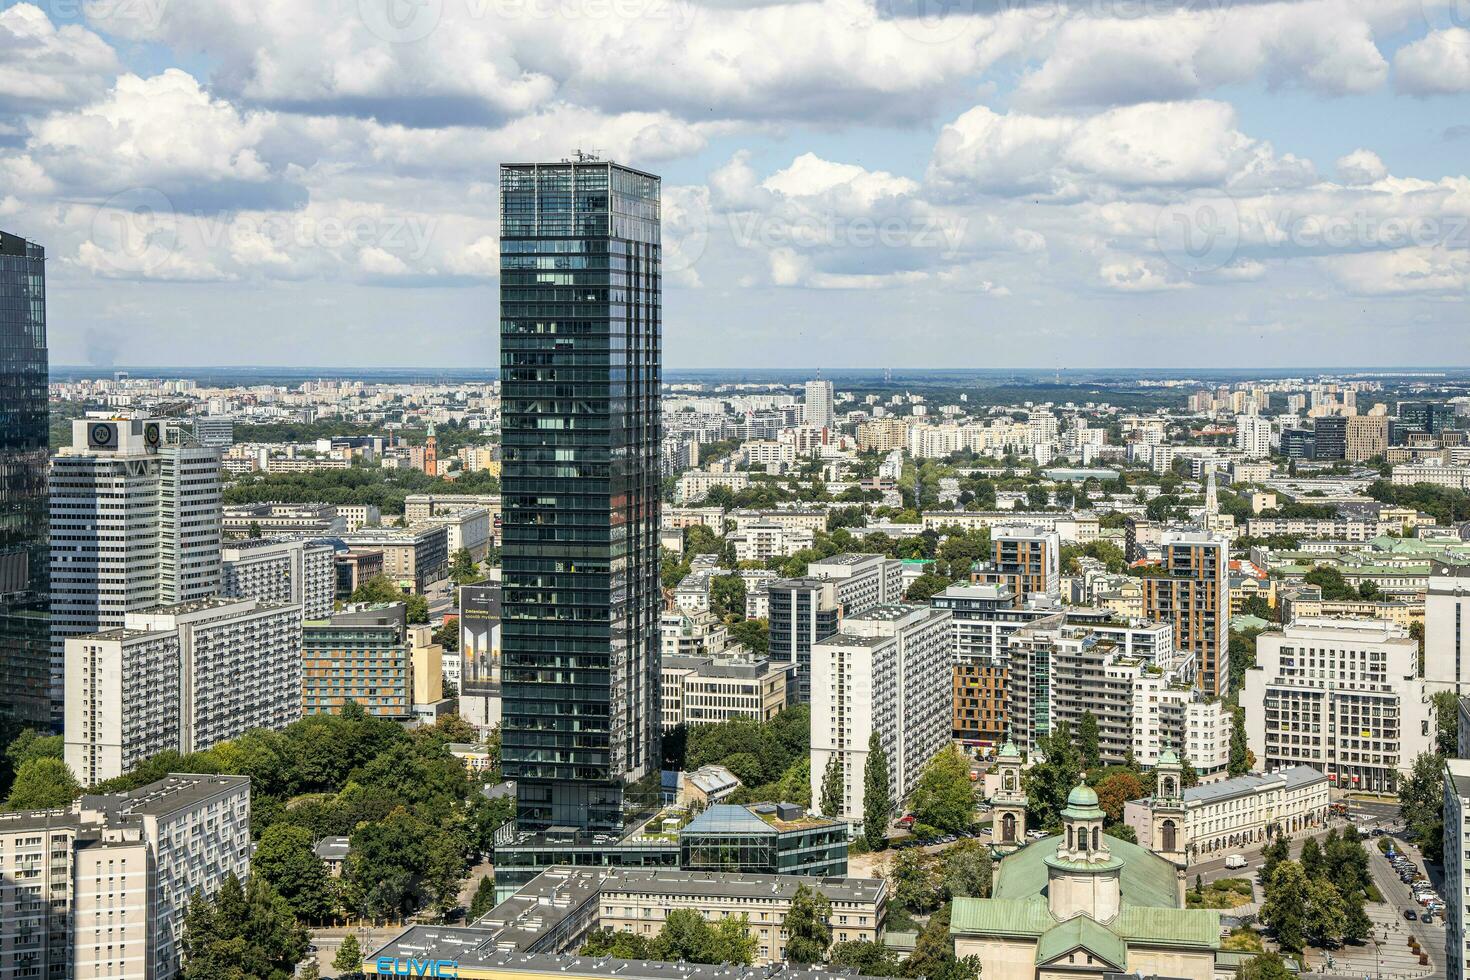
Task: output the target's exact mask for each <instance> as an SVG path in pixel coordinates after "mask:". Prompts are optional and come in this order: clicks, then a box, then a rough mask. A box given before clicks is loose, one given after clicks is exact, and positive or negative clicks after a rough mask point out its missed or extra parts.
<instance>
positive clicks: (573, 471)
mask: <svg viewBox="0 0 1470 980" xmlns="http://www.w3.org/2000/svg"><path fill="white" fill-rule="evenodd" d="M500 200H501V231H500V369H501V370H500V378H501V412H502V415H501V418H502V422H501V428H502V444H503V446H504V460H503V470H502V474H501V481H502V493H503V517H502V528H503V538H504V541H503V550H502V566H503V580H502V581H503V604H502V611H503V617H504V619H503V623H502V626H501V633H502V642H501V680H502V685H503V693H504V701H503V708H504V722H503V725H502V760H503V771H504V773H505V775H506V777H507V778H509V779H513V780H515V781H516V796H517V799H516V822H517V824H518V825H519V826H520V827H523V828H528V829H540V828H548V827H571V828H576V829H579V830H591V831H613V830H619V829H621V828H622V826H623V823H624V819H623V818H624V810H625V807H626V809H628V810H633V809H636V808H641V807H643V806H645V805H646V806H649V807H651V806H653V805H656V802H657V796H658V792H657V791H658V777H659V760H660V754H659V704H658V698H659V611H660V606H661V595H660V587H659V586H660V583H659V545H658V526H659V491H660V482H659V441H660V416H659V385H660V375H661V369H662V354H661V349H662V348H661V331H662V289H661V272H660V268H661V266H660V244H659V228H660V225H659V178H657V177H655V176H653V175H652V174H646V173H641V172H639V171H637V170H632V169H629V168H627V167H623V166H619V165H617V164H614V163H608V162H604V161H599V160H591V159H588V158H586V157H584V156H582V155H580V154H579V155H578V158H577V159H576V160H575V161H564V162H561V163H528V164H506V165H504V166H502V167H501V169H500ZM635 785H636V787H637V789H638V790H639V791H638V792H627V793H625V791H627V790H629V789H630V788H631V787H633V786H635ZM625 797H626V798H625Z"/></svg>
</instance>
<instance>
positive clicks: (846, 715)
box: [811, 604, 951, 824]
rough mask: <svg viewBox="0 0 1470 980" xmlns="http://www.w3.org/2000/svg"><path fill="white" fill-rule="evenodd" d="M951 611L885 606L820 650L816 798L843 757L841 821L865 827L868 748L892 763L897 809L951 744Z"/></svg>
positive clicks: (847, 625)
mask: <svg viewBox="0 0 1470 980" xmlns="http://www.w3.org/2000/svg"><path fill="white" fill-rule="evenodd" d="M949 625H950V613H949V611H948V610H944V609H933V608H929V607H926V606H907V605H897V604H891V605H882V606H878V607H876V608H874V609H870V610H868V611H867V612H864V613H859V614H857V615H854V616H849V617H847V618H845V619H844V620H843V621H842V628H841V630H840V631H839V632H837V633H835V634H833V635H832V636H829V637H827V638H826V639H824V640H822V641H821V642H819V643H816V644H815V645H814V646H813V647H812V670H811V711H812V715H811V725H812V764H811V770H812V800H813V801H814V802H816V803H817V805H818V806H820V804H821V798H822V780H823V777H824V776H825V775H826V772H827V765H828V762H829V760H830V759H831V758H832V756H833V755H834V754H836V755H837V756H838V757H839V758H840V759H841V765H842V774H843V791H842V799H843V807H842V813H832V814H826V816H831V817H841V818H843V819H846V820H847V821H849V822H850V823H854V824H861V823H862V822H863V813H864V810H863V773H864V769H865V767H866V765H867V759H868V741H869V737H870V736H871V735H872V733H873V732H874V731H877V732H878V738H879V741H880V744H881V745H882V746H883V751H884V752H885V753H886V754H887V757H888V774H889V786H890V787H891V791H892V795H891V798H890V799H889V807H890V809H892V808H894V807H897V806H898V805H899V803H900V802H901V801H903V800H904V799H905V798H906V797H907V796H908V795H909V793H910V791H912V789H913V788H914V785H915V783H917V782H918V779H919V775H920V773H921V772H922V771H923V768H924V764H925V763H927V762H928V761H929V760H930V759H931V758H933V757H934V755H935V753H937V752H939V750H940V749H942V748H944V747H945V746H947V745H949V744H950V720H951V719H950V706H951V681H950V654H949V649H950V638H949Z"/></svg>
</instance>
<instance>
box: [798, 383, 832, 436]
mask: <svg viewBox="0 0 1470 980" xmlns="http://www.w3.org/2000/svg"><path fill="white" fill-rule="evenodd" d="M806 425H807V428H810V429H831V428H835V427H836V425H837V413H836V410H835V409H834V408H833V403H832V382H830V381H822V380H820V379H818V380H816V381H808V382H807V383H806Z"/></svg>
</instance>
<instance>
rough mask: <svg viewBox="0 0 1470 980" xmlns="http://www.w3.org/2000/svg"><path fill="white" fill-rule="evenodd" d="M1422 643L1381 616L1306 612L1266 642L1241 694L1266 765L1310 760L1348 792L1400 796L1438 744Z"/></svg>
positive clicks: (1253, 745) (1249, 733)
mask: <svg viewBox="0 0 1470 980" xmlns="http://www.w3.org/2000/svg"><path fill="white" fill-rule="evenodd" d="M1418 660H1419V644H1418V643H1416V642H1415V641H1414V640H1412V639H1410V637H1409V633H1408V631H1407V630H1406V629H1404V628H1403V627H1400V626H1395V625H1393V624H1391V623H1387V622H1384V621H1381V620H1372V619H1329V618H1325V617H1324V618H1305V617H1304V618H1301V619H1297V620H1296V621H1294V622H1293V623H1291V624H1290V625H1289V626H1286V627H1284V628H1283V629H1281V630H1279V631H1273V632H1270V633H1262V634H1261V635H1260V636H1259V637H1258V638H1257V639H1256V666H1255V667H1253V668H1251V669H1250V670H1248V671H1246V673H1245V691H1244V692H1243V693H1242V695H1241V698H1240V704H1241V707H1243V708H1244V709H1245V719H1246V737H1247V742H1248V744H1249V746H1250V749H1251V751H1252V752H1254V753H1255V756H1256V764H1257V765H1258V766H1259V767H1260V768H1261V769H1262V770H1264V771H1266V772H1270V771H1272V770H1275V769H1286V768H1289V767H1292V766H1298V765H1309V766H1313V767H1314V768H1316V769H1319V770H1321V771H1322V772H1324V773H1326V774H1327V778H1328V779H1329V780H1330V781H1332V783H1333V785H1335V786H1338V787H1340V788H1343V789H1351V790H1360V791H1367V792H1379V793H1391V792H1394V791H1395V789H1396V788H1397V785H1398V780H1399V777H1400V776H1401V775H1406V774H1407V773H1408V772H1409V770H1410V769H1411V768H1412V767H1413V764H1414V759H1415V758H1416V757H1417V756H1418V755H1419V754H1420V753H1421V752H1427V751H1430V749H1431V747H1432V745H1433V742H1434V735H1433V733H1432V730H1431V729H1432V725H1433V712H1432V709H1431V707H1430V705H1429V699H1428V694H1427V692H1426V688H1425V682H1424V679H1423V678H1421V677H1420V676H1419V669H1418Z"/></svg>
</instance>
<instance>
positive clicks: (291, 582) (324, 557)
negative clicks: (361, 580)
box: [220, 538, 337, 619]
mask: <svg viewBox="0 0 1470 980" xmlns="http://www.w3.org/2000/svg"><path fill="white" fill-rule="evenodd" d="M335 556H336V550H335V549H334V548H333V547H332V546H331V545H330V544H328V543H327V542H325V541H287V540H279V539H276V540H273V539H270V538H245V539H242V540H239V541H231V542H230V543H229V544H228V545H226V546H225V547H224V549H223V551H222V552H221V561H220V565H221V572H222V575H221V590H220V591H221V594H223V595H226V596H229V597H231V598H236V599H259V600H260V601H261V602H262V603H266V604H277V605H281V604H286V605H299V606H301V607H302V616H303V618H305V619H325V618H326V617H327V616H330V615H331V614H332V605H333V599H334V598H335V596H336V592H337V571H336V563H335V562H336V559H335Z"/></svg>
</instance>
